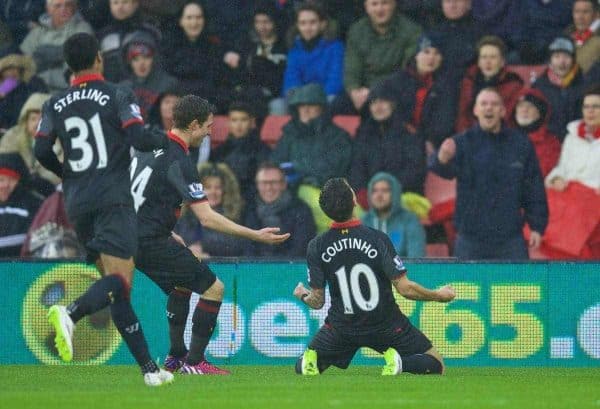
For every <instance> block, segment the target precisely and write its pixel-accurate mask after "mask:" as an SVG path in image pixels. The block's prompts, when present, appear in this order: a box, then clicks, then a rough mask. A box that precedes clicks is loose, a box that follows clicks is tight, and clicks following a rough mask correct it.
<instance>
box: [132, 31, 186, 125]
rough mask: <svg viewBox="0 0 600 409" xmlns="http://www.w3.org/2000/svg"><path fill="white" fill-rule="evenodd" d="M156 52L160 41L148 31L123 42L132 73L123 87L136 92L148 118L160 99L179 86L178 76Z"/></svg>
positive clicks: (133, 34) (139, 32) (136, 33)
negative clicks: (161, 61) (163, 67)
mask: <svg viewBox="0 0 600 409" xmlns="http://www.w3.org/2000/svg"><path fill="white" fill-rule="evenodd" d="M156 52H157V44H156V40H155V39H154V37H153V36H152V35H151V34H150V33H149V32H147V31H142V30H140V31H135V32H133V33H131V34H130V35H128V36H127V37H125V40H124V41H123V54H124V58H125V60H126V61H127V66H128V67H129V71H130V73H129V75H128V78H127V79H126V80H124V81H123V82H122V84H123V85H125V86H127V87H129V88H131V89H132V90H133V92H134V94H135V96H136V97H137V100H138V103H139V105H140V109H141V112H142V115H143V116H144V118H147V117H148V112H149V111H150V110H151V109H152V107H153V105H154V104H155V103H156V101H157V100H158V97H159V96H160V95H161V94H162V93H163V92H165V91H166V90H168V89H172V88H175V87H176V86H177V84H178V81H177V79H175V77H172V76H171V75H169V74H167V73H166V72H165V71H164V70H163V69H162V67H161V66H160V64H159V62H158V58H157V57H158V56H157V55H156Z"/></svg>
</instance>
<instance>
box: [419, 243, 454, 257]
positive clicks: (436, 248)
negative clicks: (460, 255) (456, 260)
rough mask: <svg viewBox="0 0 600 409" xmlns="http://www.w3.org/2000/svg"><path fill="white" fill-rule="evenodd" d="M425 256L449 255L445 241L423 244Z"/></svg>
mask: <svg viewBox="0 0 600 409" xmlns="http://www.w3.org/2000/svg"><path fill="white" fill-rule="evenodd" d="M425 256H426V257H431V258H442V257H450V251H449V249H448V245H447V244H446V243H434V244H428V245H427V246H425Z"/></svg>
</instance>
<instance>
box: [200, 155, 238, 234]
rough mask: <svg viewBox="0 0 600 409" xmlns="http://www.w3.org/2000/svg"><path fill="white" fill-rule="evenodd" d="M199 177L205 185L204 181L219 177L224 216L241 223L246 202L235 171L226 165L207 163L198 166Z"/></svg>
mask: <svg viewBox="0 0 600 409" xmlns="http://www.w3.org/2000/svg"><path fill="white" fill-rule="evenodd" d="M198 175H199V177H200V183H202V184H204V180H205V179H206V178H208V177H217V178H219V179H220V180H221V186H222V189H223V201H222V203H221V206H222V207H223V216H225V217H227V218H228V219H231V220H233V221H234V222H239V221H240V218H241V215H242V209H243V207H244V200H243V199H242V195H241V193H240V184H239V183H238V180H237V178H236V177H235V174H234V173H233V171H232V170H231V169H230V168H229V166H227V165H226V164H225V163H211V162H205V163H202V164H200V165H198Z"/></svg>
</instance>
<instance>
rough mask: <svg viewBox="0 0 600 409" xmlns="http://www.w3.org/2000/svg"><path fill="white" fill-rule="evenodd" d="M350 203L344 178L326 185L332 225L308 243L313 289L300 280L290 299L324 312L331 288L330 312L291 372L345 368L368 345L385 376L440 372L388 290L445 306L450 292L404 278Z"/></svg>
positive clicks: (436, 358) (389, 247)
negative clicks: (379, 359)
mask: <svg viewBox="0 0 600 409" xmlns="http://www.w3.org/2000/svg"><path fill="white" fill-rule="evenodd" d="M355 203H356V196H355V195H354V191H353V190H352V188H351V187H350V185H348V182H346V180H345V179H342V178H337V179H330V180H328V181H327V182H326V183H325V185H324V186H323V190H322V191H321V195H320V197H319V205H320V206H321V208H322V209H323V211H324V212H325V214H327V216H329V217H330V218H332V219H333V220H334V221H335V222H334V223H333V225H332V226H331V229H330V230H329V231H327V232H325V233H323V234H322V235H320V236H317V237H316V238H314V239H313V240H311V242H310V243H309V244H308V250H307V256H306V257H307V262H308V277H309V285H310V288H311V290H308V289H306V288H305V287H304V285H303V284H302V283H298V285H297V286H296V288H295V289H294V295H295V296H296V297H297V298H298V299H300V300H302V301H303V302H304V303H305V304H307V305H308V306H309V307H310V308H314V309H321V308H322V307H323V304H324V303H325V286H326V285H328V286H329V293H330V295H331V308H330V309H329V311H328V314H327V318H326V319H325V324H324V325H323V327H321V329H320V330H319V332H318V333H317V334H316V335H315V337H314V338H313V340H312V341H311V343H310V345H309V346H308V349H307V350H306V351H305V352H304V354H303V355H302V356H301V357H300V358H299V359H298V361H297V363H296V372H297V373H298V374H302V375H318V374H320V373H322V372H323V371H325V370H326V369H327V368H328V367H329V366H331V365H333V366H337V367H339V368H342V369H346V368H347V367H348V365H349V364H350V361H352V358H353V357H354V354H355V353H356V351H357V350H358V349H359V348H361V347H369V348H372V349H374V350H375V351H377V352H380V353H383V357H384V359H385V366H384V367H383V370H382V373H381V374H382V375H397V374H399V373H401V372H409V373H415V374H442V373H443V372H444V363H443V359H442V357H441V355H440V354H439V353H438V352H437V350H436V349H435V348H434V347H433V345H432V344H431V341H430V340H429V339H428V338H427V337H426V336H425V335H424V334H423V333H422V332H421V331H419V329H417V328H416V327H414V326H413V325H412V324H411V323H410V321H409V320H408V318H407V317H406V316H405V315H404V314H403V313H402V312H401V311H400V309H399V308H398V305H397V304H396V302H395V300H394V295H393V292H392V285H393V286H394V288H396V290H397V291H398V292H399V293H400V295H402V296H403V297H405V298H408V299H411V300H422V301H438V302H450V301H452V300H453V299H454V297H455V292H454V289H453V288H452V287H450V286H445V287H442V288H440V289H439V290H428V289H426V288H424V287H422V286H420V285H419V284H417V283H416V282H414V281H411V280H409V279H408V278H407V277H406V268H405V267H404V264H403V263H402V260H401V259H400V257H399V256H398V255H397V254H396V251H395V250H394V246H393V244H392V242H391V241H390V239H389V238H388V237H387V236H386V235H385V234H384V233H382V232H380V231H377V230H374V229H371V228H369V227H365V226H362V225H361V223H360V221H359V220H355V219H352V211H353V209H354V206H355Z"/></svg>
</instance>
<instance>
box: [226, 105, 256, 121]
mask: <svg viewBox="0 0 600 409" xmlns="http://www.w3.org/2000/svg"><path fill="white" fill-rule="evenodd" d="M227 112H228V113H232V112H245V113H246V114H248V116H251V117H252V118H256V112H254V107H253V106H252V105H250V103H249V102H246V101H234V102H232V103H231V105H229V109H228V110H227Z"/></svg>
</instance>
